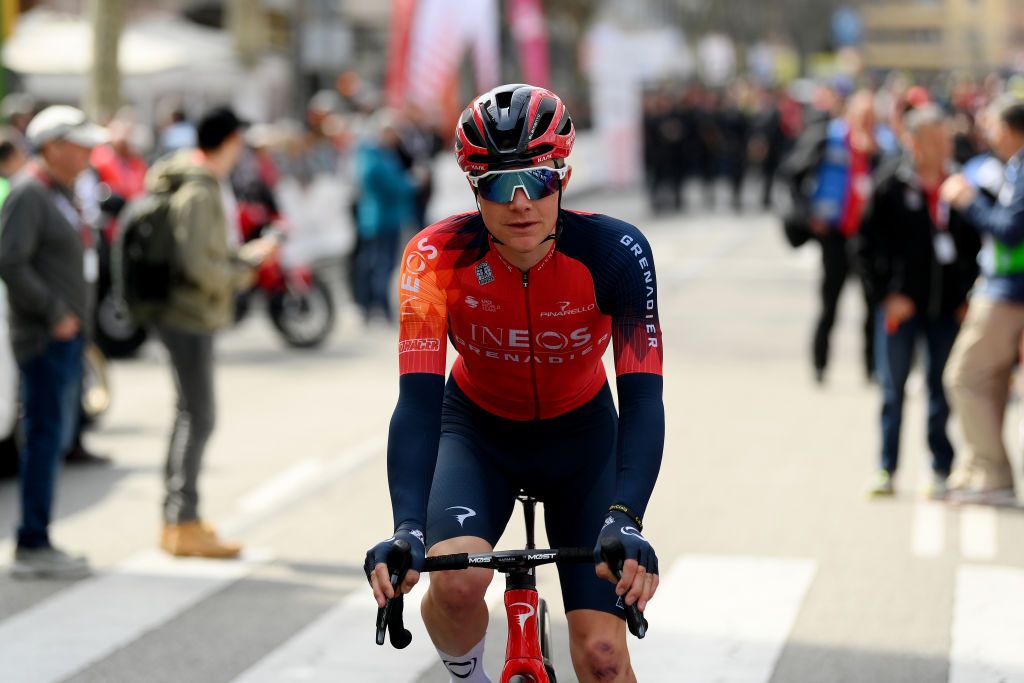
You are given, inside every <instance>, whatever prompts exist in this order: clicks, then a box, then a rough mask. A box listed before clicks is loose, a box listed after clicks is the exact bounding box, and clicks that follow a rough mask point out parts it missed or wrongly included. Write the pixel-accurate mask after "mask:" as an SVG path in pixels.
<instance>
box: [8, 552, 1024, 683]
mask: <svg viewBox="0 0 1024 683" xmlns="http://www.w3.org/2000/svg"><path fill="white" fill-rule="evenodd" d="M256 566H258V564H257V562H256V561H254V560H252V559H250V560H248V561H242V562H235V563H224V562H205V561H199V560H196V561H188V560H186V561H182V560H170V559H168V558H164V557H163V556H161V555H159V554H157V553H144V554H141V555H139V556H138V557H136V558H134V559H133V560H131V561H129V562H126V563H124V564H123V565H121V566H119V567H118V568H117V569H116V570H115V571H113V572H110V573H108V574H106V575H104V576H100V577H97V578H95V579H91V580H88V581H84V582H81V583H78V584H76V585H73V586H70V587H69V588H67V589H65V590H63V591H60V592H58V593H57V594H55V595H54V596H52V597H50V598H48V599H46V600H43V601H41V602H40V603H38V604H37V605H35V606H33V607H30V608H29V609H27V610H25V611H23V612H21V613H18V614H15V615H14V616H12V617H10V618H8V619H7V620H5V621H2V622H0V663H2V664H0V680H3V681H4V683H50V682H54V683H55V682H56V681H62V680H66V679H67V678H69V677H72V676H74V675H75V674H77V673H79V672H82V671H84V670H86V669H88V668H89V667H90V666H93V665H95V664H97V663H99V662H102V661H103V660H104V658H106V657H108V656H110V655H112V654H113V653H114V652H115V651H117V650H119V649H122V648H125V649H128V650H129V651H130V648H132V646H133V643H134V641H136V640H138V639H141V638H142V636H144V635H146V634H149V633H159V632H160V629H162V628H164V627H166V626H168V624H169V623H171V622H172V621H173V620H174V619H175V618H176V617H177V616H178V615H180V614H182V613H183V612H185V611H186V610H188V609H190V608H193V607H195V606H197V605H199V604H200V603H202V602H204V601H206V600H209V599H212V598H213V597H214V596H215V594H216V593H218V592H220V591H222V590H223V589H225V588H227V587H228V586H231V585H234V584H236V583H237V582H238V581H240V580H242V579H245V577H247V576H250V575H251V574H252V572H253V570H254V569H255V567H256ZM818 572H819V567H818V564H817V562H816V561H814V560H812V559H800V558H771V557H754V556H720V555H718V556H716V555H684V556H682V557H681V558H679V559H678V560H677V561H676V562H675V563H674V564H673V565H672V566H671V568H670V569H669V570H668V571H667V572H665V573H664V575H663V582H662V588H661V589H660V590H659V593H658V596H657V598H656V599H655V600H654V601H652V602H651V605H650V607H649V609H648V613H647V616H648V617H649V619H650V622H651V630H650V632H649V633H648V635H647V637H646V638H645V639H644V640H642V641H638V640H633V639H631V640H630V651H631V652H632V655H633V662H634V668H635V670H636V673H637V677H638V679H639V680H642V681H644V682H645V683H651V682H654V683H659V682H664V683H670V682H674V681H716V682H718V683H767V682H768V681H769V680H771V678H772V676H773V675H774V673H775V670H776V667H777V665H778V663H779V658H780V656H781V654H782V652H783V648H784V647H785V646H786V644H787V642H788V641H789V639H790V634H791V632H792V630H793V627H794V624H795V623H796V620H797V618H798V616H799V614H800V611H801V609H802V606H803V604H804V601H805V600H806V598H807V595H808V592H809V590H810V588H811V586H812V584H813V582H814V580H815V577H816V576H817V574H818ZM503 590H504V582H503V581H501V579H500V577H497V580H495V581H493V582H492V584H491V588H490V590H489V591H488V596H487V601H488V604H489V606H490V608H491V614H492V618H496V619H498V620H499V621H501V620H502V617H501V615H502V607H501V596H502V592H503ZM423 593H424V591H423V590H422V589H420V590H417V591H414V592H413V594H412V595H411V596H409V598H408V599H407V604H406V614H407V620H406V625H407V627H408V628H409V629H410V631H412V633H413V639H412V644H411V645H410V646H409V647H408V648H407V649H405V650H394V649H393V648H391V647H390V645H386V646H385V647H383V648H381V647H377V646H376V645H375V644H373V640H372V638H373V636H372V635H371V631H372V627H371V624H372V622H373V619H374V615H375V608H374V606H373V604H372V601H371V600H370V598H369V595H368V593H367V592H366V591H365V590H363V589H355V590H353V591H352V592H351V593H348V594H346V595H345V596H344V597H343V598H342V599H341V601H340V602H339V603H338V604H337V605H336V606H335V607H333V608H331V609H329V610H328V611H327V612H325V613H323V614H321V615H320V616H319V617H317V618H315V619H314V620H313V621H311V622H309V623H307V624H306V625H305V626H304V627H302V628H299V630H297V631H295V632H294V634H293V635H292V636H291V637H290V638H288V639H286V640H284V641H283V642H281V643H280V644H279V645H277V646H276V648H274V649H272V650H270V651H268V652H265V653H262V656H261V658H259V659H255V660H253V661H251V663H250V664H249V666H248V668H247V669H244V670H242V671H241V673H239V674H237V675H235V677H234V678H233V679H232V680H233V683H290V682H299V681H301V682H303V683H327V682H329V681H330V682H333V681H338V680H358V681H360V682H361V683H385V682H386V683H414V682H415V681H420V680H430V681H435V680H437V681H441V680H446V678H444V674H443V672H442V671H441V669H440V666H439V664H438V662H437V657H436V654H435V652H434V648H433V645H432V644H431V642H430V638H429V637H428V636H427V634H426V631H425V629H424V627H423V624H422V620H421V619H420V617H419V604H420V600H421V599H422V595H423ZM552 597H553V596H552ZM1020 605H1024V569H1019V568H1011V567H1004V566H996V565H979V564H968V565H963V566H961V567H960V568H959V570H958V572H957V577H956V594H955V604H954V608H953V612H952V622H951V625H950V632H951V634H952V641H951V645H950V654H949V662H950V667H949V678H948V683H1024V650H1022V649H1021V648H1020V643H1019V641H1020V634H1021V633H1024V611H1022V610H1021V609H1020ZM267 616H268V617H269V615H267ZM553 620H554V627H555V629H556V631H557V630H559V629H562V630H564V629H565V622H564V617H563V616H562V615H561V614H558V613H557V612H556V613H555V614H554V615H553ZM491 635H492V636H494V638H492V640H494V641H495V642H494V643H493V644H495V645H497V644H498V643H499V641H503V639H504V635H503V633H494V634H491ZM205 637H208V638H210V639H215V638H216V634H213V633H210V634H206V636H205ZM500 649H501V648H500V647H499V648H498V650H500ZM54 652H60V656H59V657H56V656H53V653H54ZM559 655H560V657H559V663H560V665H561V666H563V668H564V667H565V666H566V665H567V663H568V656H567V652H566V653H559ZM494 656H495V657H497V656H500V652H497V653H496V654H495V655H494ZM494 661H495V660H494V657H492V658H491V664H490V666H492V667H493V663H494ZM197 665H198V664H197ZM491 673H492V675H496V674H497V671H493V672H491ZM563 675H564V676H565V677H567V678H569V679H571V672H569V671H565V672H564V674H563ZM197 676H199V672H197ZM200 677H201V676H200ZM86 680H94V679H93V678H88V679H86ZM225 680H227V679H225Z"/></svg>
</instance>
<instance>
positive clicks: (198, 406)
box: [146, 107, 277, 558]
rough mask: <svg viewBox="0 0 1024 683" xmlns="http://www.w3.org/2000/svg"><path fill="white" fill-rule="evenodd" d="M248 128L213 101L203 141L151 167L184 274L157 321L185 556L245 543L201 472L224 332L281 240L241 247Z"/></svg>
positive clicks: (172, 503)
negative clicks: (241, 165)
mask: <svg viewBox="0 0 1024 683" xmlns="http://www.w3.org/2000/svg"><path fill="white" fill-rule="evenodd" d="M244 128H245V123H244V122H243V121H241V120H240V119H239V118H238V117H237V116H236V115H235V113H234V112H233V111H231V110H230V109H227V108H223V107H220V108H216V109H213V110H211V111H210V112H208V113H207V114H206V115H205V116H203V117H202V119H201V120H200V121H199V125H198V127H197V133H198V134H197V138H198V144H199V147H198V149H194V150H182V151H180V152H178V153H176V154H174V155H173V156H171V157H169V158H167V159H165V160H164V161H161V162H159V163H157V164H156V165H155V166H154V167H153V168H152V169H150V171H149V173H148V174H147V176H146V189H147V190H148V191H149V192H172V193H173V196H172V198H171V200H170V214H169V219H168V220H169V222H170V225H171V228H172V230H173V232H174V242H175V248H176V250H177V254H176V255H175V259H174V262H175V264H176V266H177V267H178V269H179V274H180V277H178V278H176V281H175V282H174V284H172V287H171V291H170V296H169V298H168V301H167V304H166V306H165V307H164V309H163V311H162V312H161V314H160V316H159V317H158V319H157V322H156V329H157V332H158V333H159V335H160V339H161V340H162V341H163V343H164V345H165V346H166V347H167V351H168V354H169V356H170V360H171V367H172V371H173V374H174V385H175V389H176V390H177V394H178V400H177V415H176V416H175V420H174V428H173V431H172V433H171V442H170V446H169V447H168V453H167V463H166V467H165V471H164V483H165V489H166V495H165V498H164V506H163V507H164V509H163V515H164V527H163V534H162V536H161V540H160V547H161V548H163V549H164V550H165V551H166V552H168V553H170V554H171V555H176V556H198V557H213V558H231V557H236V556H237V555H238V554H239V552H240V551H241V546H239V545H238V544H236V543H230V542H227V541H223V540H221V539H220V538H218V537H217V534H216V532H215V531H214V529H213V527H211V526H210V525H209V524H206V523H205V522H203V521H202V520H201V518H200V516H199V492H198V480H199V472H200V469H201V465H202V459H203V453H204V451H205V450H206V443H207V441H208V440H209V438H210V435H211V434H212V433H213V428H214V419H215V405H214V386H213V380H214V365H213V362H214V359H213V342H214V336H215V334H216V333H217V332H218V331H220V330H222V329H224V328H227V327H229V326H230V325H231V324H232V322H233V321H234V302H235V294H236V293H237V292H239V291H241V290H243V289H245V288H247V287H249V286H250V285H251V283H252V281H253V278H254V273H255V268H256V266H258V265H259V264H260V263H261V262H262V261H263V260H264V259H266V258H267V257H268V256H270V255H271V254H272V253H273V252H274V250H275V249H276V248H277V242H276V240H275V239H274V238H272V237H266V238H260V239H257V240H253V241H252V242H249V243H247V244H246V245H245V246H243V247H241V248H238V247H237V244H238V236H237V226H236V217H235V215H234V213H236V212H237V208H235V207H236V205H235V202H234V195H233V194H232V192H231V188H230V185H229V184H228V177H229V175H230V174H231V171H232V169H233V168H234V167H235V163H236V162H237V160H238V157H239V154H240V153H241V151H242V149H243V146H244V141H243V137H242V132H243V129H244Z"/></svg>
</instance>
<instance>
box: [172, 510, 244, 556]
mask: <svg viewBox="0 0 1024 683" xmlns="http://www.w3.org/2000/svg"><path fill="white" fill-rule="evenodd" d="M160 547H161V548H163V549H164V550H165V551H166V552H168V553H170V554H171V555H174V556H175V557H210V558H218V559H230V558H233V557H238V555H239V553H241V552H242V546H241V545H240V544H238V543H233V542H230V541H222V540H220V539H219V538H217V532H216V531H215V530H214V528H213V527H212V526H210V525H209V524H205V523H203V522H200V521H198V520H196V521H193V522H183V523H182V524H164V531H163V534H162V535H161V537H160Z"/></svg>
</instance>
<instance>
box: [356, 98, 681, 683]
mask: <svg viewBox="0 0 1024 683" xmlns="http://www.w3.org/2000/svg"><path fill="white" fill-rule="evenodd" d="M574 139H575V130H574V128H573V123H572V119H571V118H570V117H569V113H568V111H567V110H566V108H565V106H564V105H563V103H562V101H561V100H560V99H559V98H558V96H557V95H555V94H554V93H552V92H550V91H548V90H545V89H543V88H538V87H534V86H529V85H520V84H514V85H503V86H500V87H498V88H495V89H493V90H491V91H489V92H487V93H484V94H483V95H481V96H479V97H477V98H476V99H475V100H474V101H473V102H472V104H471V105H470V106H469V107H468V108H467V109H466V110H465V111H464V112H463V113H462V116H461V118H460V120H459V123H458V125H457V128H456V142H455V152H456V157H457V159H458V163H459V165H460V166H461V168H462V170H463V171H464V172H465V173H466V176H467V178H468V180H469V184H470V186H471V187H472V189H473V192H474V195H475V196H476V200H477V208H478V211H475V212H471V213H465V214H460V215H456V216H452V217H450V218H447V219H445V220H443V221H441V222H439V223H435V224H434V225H432V226H430V227H428V228H426V229H425V230H423V231H422V232H420V233H419V234H418V235H416V236H415V237H414V238H413V239H412V241H411V242H410V243H409V245H408V247H407V248H406V250H405V254H404V257H403V260H402V272H401V276H400V283H399V288H400V290H399V291H400V297H399V299H400V308H399V312H400V340H399V349H398V358H399V367H400V379H399V399H398V405H397V406H396V408H395V412H394V415H393V417H392V420H391V428H390V434H389V439H388V480H389V487H390V492H391V503H392V508H393V515H394V527H395V532H394V536H393V537H392V538H391V539H388V540H386V541H383V542H381V543H379V544H378V545H376V546H374V547H373V548H371V549H370V550H369V551H368V552H367V558H366V569H367V576H368V578H370V583H371V586H372V587H373V593H374V597H375V598H376V600H377V603H378V605H380V606H383V605H384V600H385V597H387V598H390V597H392V595H393V592H392V589H391V585H390V583H389V581H388V575H387V567H386V564H385V562H386V558H387V552H388V549H389V548H390V547H391V544H392V542H393V539H394V538H397V539H404V540H406V541H407V542H408V543H409V544H410V545H411V546H412V549H413V563H412V571H410V572H409V573H408V576H407V577H406V579H405V582H404V583H403V585H402V586H401V590H402V591H403V592H408V590H409V589H411V588H412V586H413V585H415V583H416V582H417V580H418V573H417V571H416V570H417V569H418V568H419V567H422V562H423V558H424V554H425V552H426V553H428V554H430V555H443V554H449V553H460V552H469V553H479V552H487V551H489V550H491V549H492V548H493V547H494V545H495V544H496V543H497V541H498V539H499V538H500V536H501V534H502V532H503V530H504V528H505V525H506V523H507V522H508V519H509V516H510V515H511V513H512V509H513V507H514V504H515V497H516V493H517V492H518V491H519V490H520V489H523V490H525V491H527V492H528V493H530V494H532V495H535V496H536V497H538V498H539V499H541V500H542V501H544V504H545V522H546V528H547V534H548V540H549V542H550V543H551V545H552V546H553V547H567V546H585V547H591V546H594V547H595V548H596V547H599V546H600V543H601V542H602V541H603V540H605V539H617V540H618V541H620V542H621V543H622V545H623V546H624V548H625V550H626V557H627V558H628V559H627V561H626V563H625V565H624V568H623V571H622V575H621V580H619V581H618V582H614V579H613V577H612V574H611V572H610V571H609V568H608V567H607V566H606V565H605V564H604V563H602V564H601V565H599V566H598V568H597V572H596V574H595V572H594V570H592V569H591V568H589V567H587V566H586V565H575V566H569V565H567V566H564V567H563V566H559V578H560V581H561V588H562V595H563V598H564V602H565V609H566V612H567V619H568V622H569V633H570V646H571V654H572V661H573V664H574V666H575V668H576V673H577V675H578V677H579V679H580V680H581V681H598V680H600V681H633V680H635V677H634V675H633V673H632V669H631V667H630V663H629V655H628V652H627V651H626V640H625V639H626V636H625V633H626V629H625V624H624V622H623V609H622V601H623V600H624V601H625V602H626V603H627V604H633V603H637V604H638V607H639V608H640V609H641V610H642V609H644V608H645V607H646V605H647V602H648V601H649V600H650V599H651V597H652V596H653V595H654V593H655V590H656V589H657V586H658V563H657V557H656V555H655V553H654V550H653V548H652V547H651V545H650V543H649V542H648V541H647V540H646V539H645V538H644V537H643V535H642V534H641V530H642V521H641V519H642V516H643V514H644V510H645V508H646V506H647V502H648V500H649V498H650V495H651V492H652V490H653V488H654V483H655V480H656V478H657V475H658V470H659V467H660V464H661V457H662V448H663V444H664V433H665V412H664V406H663V403H662V376H661V365H662V340H661V330H660V325H659V322H658V309H657V288H656V279H655V271H654V262H653V259H652V256H651V249H650V246H649V245H648V243H647V240H646V239H645V238H644V236H643V235H642V234H641V233H640V231H639V230H637V228H635V227H634V226H632V225H629V224H627V223H624V222H622V221H619V220H616V219H614V218H610V217H608V216H603V215H598V214H589V213H583V212H576V211H567V210H564V209H562V208H561V202H562V192H563V190H564V188H565V185H566V183H567V182H568V180H569V176H570V173H571V170H570V167H568V166H567V165H566V163H565V159H566V157H568V155H569V152H570V151H571V149H572V145H573V141H574ZM446 337H447V338H448V339H450V340H451V342H452V344H453V345H454V347H455V349H456V351H457V352H458V354H459V356H458V358H457V359H456V361H455V364H454V367H453V369H452V372H451V377H450V378H449V380H448V382H447V384H445V381H444V373H445V367H446V365H445V353H446V348H447V343H446ZM609 341H610V342H611V343H612V344H613V346H614V356H615V366H616V374H617V376H618V380H617V390H618V398H619V407H620V412H619V415H616V411H615V406H614V404H613V402H612V397H611V391H610V389H609V387H608V381H607V377H606V373H605V370H604V367H603V364H602V360H601V357H602V355H603V352H604V350H605V348H606V347H607V345H608V343H609ZM492 574H493V572H491V571H489V570H482V569H471V570H468V571H461V572H442V573H438V574H435V575H434V576H433V577H432V579H431V581H430V587H429V590H428V591H427V593H426V595H425V596H424V598H423V605H422V612H423V620H424V622H425V624H426V627H427V630H428V631H429V633H430V635H431V638H432V640H433V641H434V645H435V646H436V647H437V650H438V654H439V655H440V657H441V659H442V661H443V662H444V663H445V665H446V667H447V668H448V670H449V672H450V673H451V674H452V675H453V680H454V677H456V676H457V678H458V679H459V680H460V681H471V682H478V681H489V680H490V679H488V678H487V676H486V674H485V673H484V672H483V670H482V666H481V663H482V661H483V643H484V634H485V631H486V628H487V622H488V611H487V607H486V604H485V602H484V592H485V590H486V588H487V585H488V584H489V582H490V580H491V578H492ZM608 581H612V582H614V583H615V585H614V586H613V585H610V584H609V583H608Z"/></svg>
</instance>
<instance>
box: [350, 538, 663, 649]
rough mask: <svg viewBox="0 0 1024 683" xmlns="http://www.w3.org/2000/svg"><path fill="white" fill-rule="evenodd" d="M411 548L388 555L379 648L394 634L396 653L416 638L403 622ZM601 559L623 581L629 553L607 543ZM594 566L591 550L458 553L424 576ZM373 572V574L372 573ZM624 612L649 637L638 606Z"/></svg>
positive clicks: (395, 548) (438, 560)
mask: <svg viewBox="0 0 1024 683" xmlns="http://www.w3.org/2000/svg"><path fill="white" fill-rule="evenodd" d="M409 551H410V548H409V544H408V543H406V542H405V541H402V540H396V541H395V542H394V544H393V545H392V547H391V550H390V552H388V575H389V578H390V581H391V587H392V589H393V590H394V592H395V597H394V598H392V599H390V600H388V601H387V602H385V603H384V607H381V608H379V609H378V610H377V644H378V645H383V644H384V637H385V633H386V632H387V631H390V632H391V645H392V646H393V647H395V648H396V649H399V650H401V649H403V648H405V647H407V646H408V645H409V643H410V642H412V634H411V633H409V631H407V630H406V628H405V624H404V622H403V617H402V612H403V608H404V600H403V596H402V594H401V592H400V586H401V584H402V581H404V580H405V574H406V572H408V571H409V567H410V564H411V562H412V556H411V554H410V552H409ZM601 559H602V560H604V561H605V562H606V563H608V566H609V568H610V569H611V571H612V573H613V574H614V575H615V578H616V579H618V578H620V576H621V574H622V565H623V563H624V561H625V550H624V549H623V547H622V544H621V543H619V542H618V541H611V542H606V543H605V544H603V545H602V546H601ZM553 563H559V564H593V563H594V551H593V550H590V549H588V548H557V549H555V548H547V549H534V550H501V551H496V552H490V553H476V554H470V553H456V554H454V555H437V556H434V557H428V558H426V560H425V562H424V564H423V569H421V570H420V571H421V572H440V571H454V570H461V569H469V568H471V567H480V568H482V569H497V570H498V571H501V572H509V571H515V570H520V569H530V568H532V567H538V566H540V565H543V564H553ZM368 571H369V570H368ZM623 608H624V610H625V612H626V625H627V626H628V627H629V632H630V633H632V634H633V635H634V636H636V637H637V638H643V637H644V636H645V635H647V627H648V624H647V620H646V619H645V618H644V616H643V614H642V613H641V612H640V609H639V608H638V607H637V606H636V603H635V602H634V603H633V604H632V605H626V604H625V601H623Z"/></svg>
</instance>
